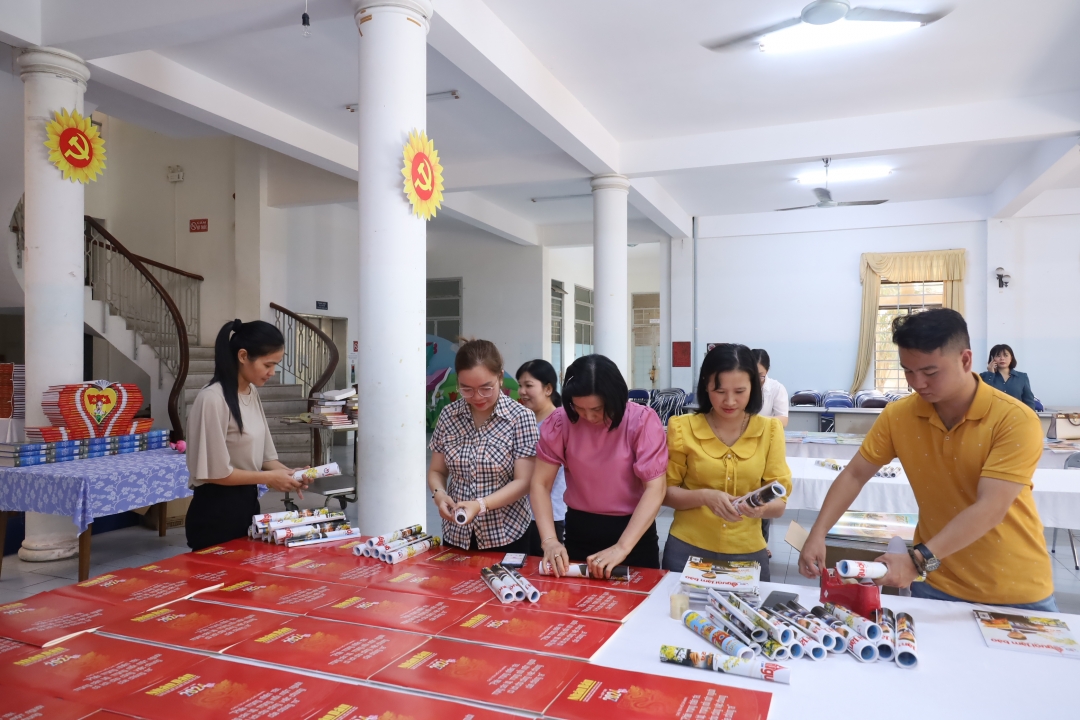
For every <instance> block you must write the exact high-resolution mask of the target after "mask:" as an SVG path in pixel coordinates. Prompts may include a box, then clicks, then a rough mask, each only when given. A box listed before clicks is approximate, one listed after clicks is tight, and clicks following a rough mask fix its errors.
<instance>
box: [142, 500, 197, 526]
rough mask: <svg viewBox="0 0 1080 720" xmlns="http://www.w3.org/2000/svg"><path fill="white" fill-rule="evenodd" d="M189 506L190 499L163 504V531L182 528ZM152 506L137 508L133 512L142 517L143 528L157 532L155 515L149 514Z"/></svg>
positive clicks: (153, 513)
mask: <svg viewBox="0 0 1080 720" xmlns="http://www.w3.org/2000/svg"><path fill="white" fill-rule="evenodd" d="M189 505H191V498H190V497H186V498H180V499H179V500H170V501H169V502H167V503H166V504H165V529H166V530H170V529H172V528H179V527H184V518H185V517H187V511H188V506H189ZM153 509H154V506H153V505H151V506H150V507H144V508H139V509H138V510H135V512H137V513H139V514H140V515H142V520H141V521H140V522H141V523H142V526H143V527H147V528H150V529H151V530H157V513H156V512H151V511H152V510H153Z"/></svg>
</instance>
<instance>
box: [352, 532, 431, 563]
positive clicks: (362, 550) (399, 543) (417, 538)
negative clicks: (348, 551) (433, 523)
mask: <svg viewBox="0 0 1080 720" xmlns="http://www.w3.org/2000/svg"><path fill="white" fill-rule="evenodd" d="M430 537H431V536H430V535H428V534H427V533H420V534H419V535H413V536H411V537H407V538H401V539H400V540H393V541H391V542H386V543H379V544H378V545H370V544H365V545H360V546H357V547H354V548H353V553H355V554H357V555H363V556H364V557H373V558H375V559H376V560H382V561H383V562H388V561H387V559H386V558H387V557H389V555H390V553H392V552H394V551H395V550H400V549H401V548H403V547H408V546H409V545H413V544H415V543H419V542H423V541H425V540H428V539H429V538H430Z"/></svg>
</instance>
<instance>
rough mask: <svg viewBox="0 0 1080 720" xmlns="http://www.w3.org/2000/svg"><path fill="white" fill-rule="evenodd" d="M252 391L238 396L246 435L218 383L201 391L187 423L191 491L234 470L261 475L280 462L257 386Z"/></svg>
mask: <svg viewBox="0 0 1080 720" xmlns="http://www.w3.org/2000/svg"><path fill="white" fill-rule="evenodd" d="M250 388H251V390H250V393H249V394H248V395H243V394H241V395H239V400H240V417H241V418H243V419H244V432H243V434H241V433H240V429H239V428H238V427H237V426H236V420H235V419H234V418H233V416H232V413H230V412H229V406H228V405H226V404H225V394H224V393H223V392H222V390H221V385H220V384H219V383H214V384H213V385H207V386H206V387H204V388H203V389H202V390H200V391H199V394H198V396H197V397H196V398H195V402H194V404H192V406H191V411H190V412H189V413H188V421H187V467H188V473H190V476H191V477H190V479H189V480H188V487H189V488H191V489H195V488H196V487H198V486H199V485H202V484H204V483H205V482H206V481H207V480H219V479H221V478H227V477H229V475H231V474H232V471H233V470H251V471H253V472H258V471H259V470H262V469H263V465H264V464H265V463H268V462H270V461H271V460H277V449H276V448H275V447H274V440H273V438H271V437H270V427H269V426H268V425H267V424H266V415H265V414H263V406H262V400H260V399H259V391H258V390H257V389H256V388H255V386H254V385H251V386H250Z"/></svg>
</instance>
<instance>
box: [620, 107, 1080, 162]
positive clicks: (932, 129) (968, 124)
mask: <svg viewBox="0 0 1080 720" xmlns="http://www.w3.org/2000/svg"><path fill="white" fill-rule="evenodd" d="M1076 134H1080V93H1076V92H1070V93H1061V94H1056V95H1042V96H1037V97H1027V98H1019V99H1012V100H995V101H989V102H979V103H970V104H967V105H951V106H943V107H934V108H925V109H921V110H907V111H902V112H895V113H886V114H881V115H864V116H860V117H846V118H836V119H832V120H819V121H814V122H805V123H792V124H790V125H773V126H768V127H755V128H746V129H741V130H728V131H724V132H716V133H706V134H702V135H691V136H685V137H669V138H660V139H656V140H636V141H632V142H625V143H623V144H622V146H621V148H620V153H621V155H620V157H621V160H622V165H621V167H622V170H621V172H622V174H624V175H627V176H629V177H637V176H655V175H663V174H666V173H675V172H680V171H684V170H695V169H702V168H710V167H720V166H726V165H745V164H752V163H777V162H802V161H807V160H812V159H815V158H820V157H836V156H858V155H871V154H874V155H877V154H882V153H886V152H898V151H902V150H911V149H916V148H925V147H934V146H941V145H965V144H972V143H988V142H1021V141H1029V140H1033V139H1043V138H1047V137H1054V136H1062V135H1076Z"/></svg>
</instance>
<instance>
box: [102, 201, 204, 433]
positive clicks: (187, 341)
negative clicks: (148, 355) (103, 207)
mask: <svg viewBox="0 0 1080 720" xmlns="http://www.w3.org/2000/svg"><path fill="white" fill-rule="evenodd" d="M84 220H85V223H84V228H85V245H86V271H85V272H86V284H87V285H88V286H89V287H90V288H91V292H92V297H93V299H94V300H99V301H101V303H102V305H103V309H104V312H105V313H107V314H109V315H117V316H119V317H121V318H123V320H124V321H125V322H126V323H127V326H128V329H130V330H131V331H132V332H133V333H134V335H135V347H134V348H133V352H134V354H135V358H136V359H138V347H139V345H140V344H144V345H147V346H149V347H150V348H152V349H153V351H154V353H155V355H156V356H157V360H158V366H159V373H158V382H159V383H162V384H159V387H163V383H164V374H165V373H164V372H162V371H168V373H169V374H170V375H172V377H173V386H172V390H171V391H170V393H169V407H168V412H169V421H170V422H171V423H172V428H173V431H172V438H173V440H180V439H183V437H184V429H183V424H182V419H181V416H180V398H181V397H182V395H183V392H184V381H185V380H186V379H187V374H188V347H189V346H190V345H191V344H192V343H194V344H196V345H197V344H198V342H199V309H200V307H199V294H200V292H199V291H200V288H201V286H202V282H203V277H202V276H201V275H196V274H194V273H189V272H185V271H183V270H180V269H178V268H174V267H170V266H168V265H165V264H162V263H159V262H157V261H154V260H150V259H149V258H144V257H140V256H139V255H135V254H134V253H132V252H130V251H129V250H128V249H127V248H126V247H124V246H123V245H122V244H121V243H120V241H119V240H117V239H116V238H115V237H113V236H112V234H111V233H109V231H108V230H106V229H105V228H104V227H103V226H102V225H101V223H99V222H98V221H97V220H95V219H93V218H92V217H89V216H86V217H85V218H84ZM102 320H103V321H104V322H107V321H108V318H107V317H104V318H102Z"/></svg>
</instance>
